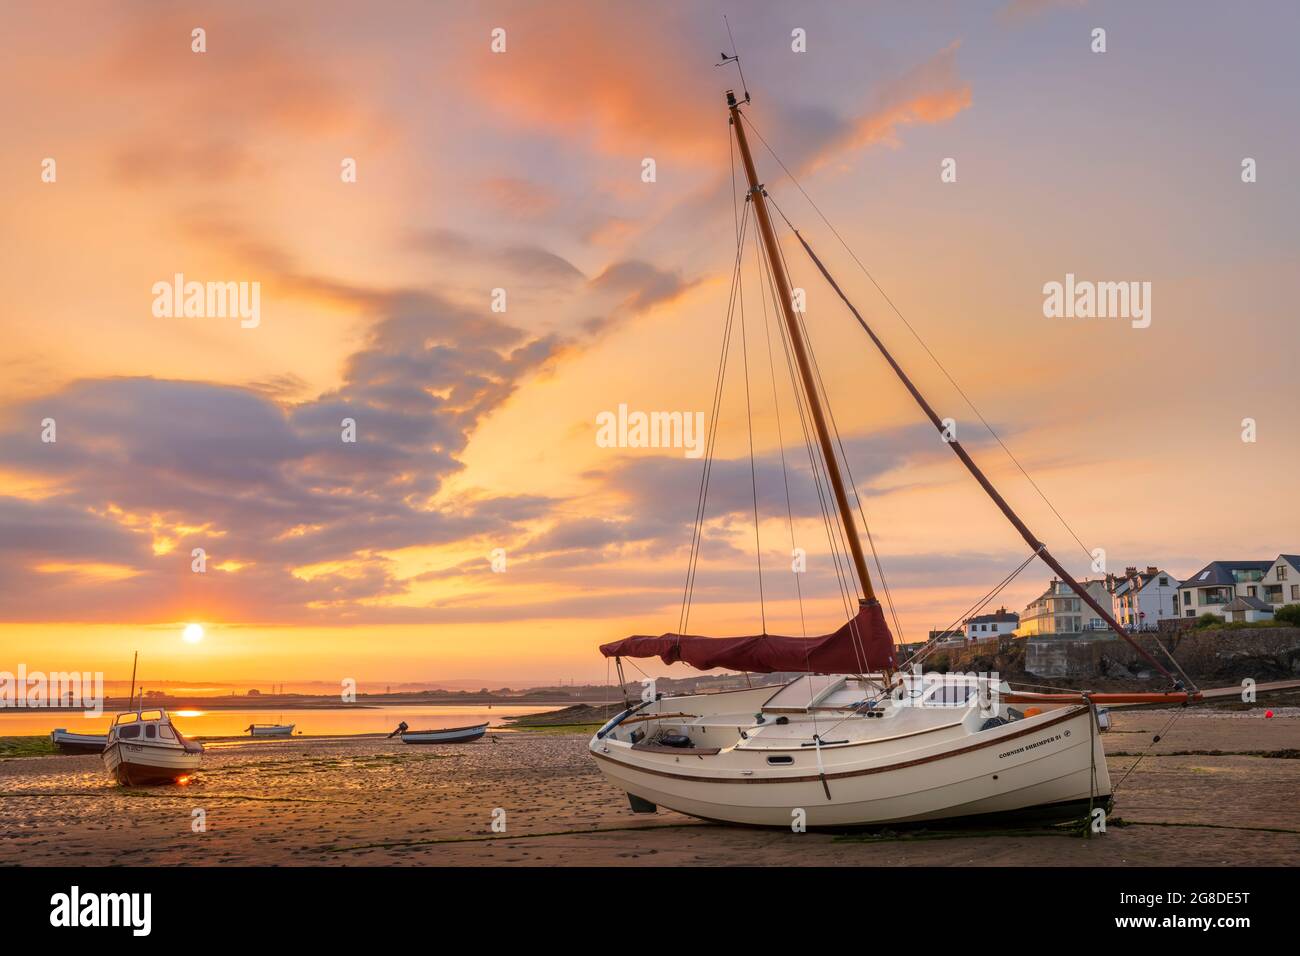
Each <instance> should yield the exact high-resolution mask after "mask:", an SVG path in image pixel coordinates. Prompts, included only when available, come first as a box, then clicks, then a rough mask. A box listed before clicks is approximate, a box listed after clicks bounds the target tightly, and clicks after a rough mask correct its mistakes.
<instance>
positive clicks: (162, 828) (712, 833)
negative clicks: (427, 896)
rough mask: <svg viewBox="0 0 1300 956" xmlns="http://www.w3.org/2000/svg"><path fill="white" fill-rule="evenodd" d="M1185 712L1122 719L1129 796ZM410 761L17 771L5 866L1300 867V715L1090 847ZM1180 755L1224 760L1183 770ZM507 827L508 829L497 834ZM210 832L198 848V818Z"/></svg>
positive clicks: (1115, 771)
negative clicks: (140, 773)
mask: <svg viewBox="0 0 1300 956" xmlns="http://www.w3.org/2000/svg"><path fill="white" fill-rule="evenodd" d="M1168 717H1169V713H1168V712H1161V711H1144V712H1136V713H1129V714H1124V713H1119V714H1115V715H1114V725H1113V728H1114V729H1113V730H1112V732H1111V733H1109V734H1107V735H1106V738H1105V741H1106V748H1107V752H1108V754H1111V755H1112V756H1110V757H1109V760H1108V762H1109V765H1110V772H1111V777H1112V779H1113V780H1115V781H1118V780H1119V779H1120V777H1121V776H1123V774H1124V771H1125V770H1126V769H1128V767H1129V766H1131V765H1132V764H1133V762H1134V757H1132V756H1124V755H1123V754H1130V753H1133V754H1135V753H1140V752H1141V751H1143V750H1144V749H1145V748H1146V747H1147V746H1148V745H1149V744H1150V740H1151V735H1152V734H1153V733H1154V732H1156V731H1157V730H1158V729H1159V728H1160V727H1162V726H1163V724H1164V723H1165V721H1166V720H1167V719H1168ZM494 736H495V740H493V739H492V738H485V739H483V740H482V741H479V742H476V743H472V744H462V745H453V744H448V745H441V746H438V745H435V746H427V747H426V746H422V747H412V746H407V745H404V744H401V743H400V742H396V741H387V740H381V739H375V738H364V739H317V740H309V739H301V740H288V741H269V742H256V743H254V742H241V743H233V744H212V745H209V748H208V752H207V754H206V755H205V758H204V767H203V770H202V771H201V772H200V774H199V776H198V777H197V778H196V779H195V781H194V782H193V783H191V784H190V785H189V786H187V787H164V788H149V789H132V790H128V789H123V788H120V787H117V786H116V785H114V784H113V783H112V782H110V780H109V779H108V777H107V776H106V775H105V774H104V772H103V770H102V768H101V765H100V761H99V758H98V757H97V756H81V757H61V756H60V757H33V758H21V759H13V760H4V761H0V864H15V863H17V864H26V865H33V864H35V865H41V864H114V863H120V864H136V865H141V864H149V865H168V866H171V865H183V864H192V865H211V864H290V865H291V864H330V865H347V864H354V865H355V864H362V865H368V864H382V863H399V864H426V865H477V864H503V863H511V864H533V865H572V864H592V865H625V864H628V863H648V864H665V865H697V866H698V865H714V864H747V865H771V864H820V865H864V864H870V865H889V864H902V863H908V864H981V863H986V864H1010V863H1017V862H1019V863H1033V864H1047V865H1053V864H1054V865H1077V864H1083V865H1119V864H1156V865H1160V864H1165V865H1182V864H1192V863H1195V864H1200V865H1207V864H1208V865H1218V864H1228V865H1235V864H1256V865H1259V864H1264V865H1268V864H1275V865H1282V864H1290V865H1293V864H1295V863H1296V861H1297V860H1300V799H1297V798H1298V797H1300V760H1296V759H1279V758H1273V757H1258V756H1242V755H1241V754H1243V753H1244V752H1246V751H1269V752H1275V751H1282V750H1287V749H1296V748H1300V713H1298V712H1296V709H1295V708H1287V709H1286V710H1285V711H1283V710H1278V711H1277V712H1276V716H1275V717H1274V718H1273V719H1271V720H1269V719H1265V718H1264V717H1263V710H1262V709H1260V710H1254V711H1250V712H1248V713H1241V714H1235V715H1232V717H1231V718H1227V717H1225V716H1220V715H1213V714H1203V715H1188V716H1185V717H1183V718H1182V719H1180V720H1179V722H1178V723H1177V724H1176V726H1175V728H1174V729H1173V731H1172V732H1171V733H1170V734H1169V735H1168V736H1167V737H1166V738H1165V739H1164V740H1163V741H1162V742H1161V743H1160V744H1158V745H1156V747H1155V748H1154V750H1153V751H1152V756H1148V757H1146V758H1145V759H1144V760H1143V761H1142V763H1141V765H1140V766H1139V768H1138V769H1137V770H1136V771H1135V772H1134V773H1133V774H1132V775H1131V776H1130V777H1129V778H1128V781H1127V782H1126V783H1125V785H1124V787H1123V789H1122V790H1120V792H1119V797H1118V800H1117V806H1116V810H1115V814H1114V817H1117V818H1120V819H1122V820H1123V821H1124V822H1125V823H1126V824H1127V825H1117V823H1118V821H1117V820H1116V819H1114V817H1113V818H1112V822H1111V826H1110V828H1109V832H1108V833H1107V834H1106V835H1105V836H1104V837H1100V838H1094V839H1091V840H1083V839H1078V838H1074V837H1070V836H1063V835H1056V834H1050V835H1043V834H1039V833H1025V834H1019V835H1005V834H1003V833H998V834H988V833H983V834H981V833H965V834H956V835H954V834H948V833H936V832H933V831H927V832H924V833H919V834H910V835H887V836H885V837H879V836H876V837H868V838H862V837H854V838H849V839H844V838H837V837H835V836H833V835H828V834H822V833H804V834H793V833H789V832H786V831H768V830H753V829H744V828H733V827H722V826H717V825H713V824H704V823H699V822H697V821H694V820H691V819H689V818H687V817H683V816H680V815H678V814H675V813H672V812H669V811H660V812H659V813H658V814H656V815H654V816H638V815H633V814H632V813H631V812H630V811H629V810H628V809H627V802H626V799H625V798H624V797H623V795H622V794H621V793H620V792H618V791H616V790H614V789H613V788H611V787H609V786H608V785H607V784H605V783H604V781H603V780H602V779H601V777H600V775H599V773H598V771H597V770H596V768H595V766H594V764H593V761H592V760H591V758H590V757H588V756H587V754H586V737H585V736H583V735H572V734H532V733H501V734H496V735H494ZM1177 751H1224V752H1227V755H1215V756H1206V755H1199V754H1194V755H1188V756H1174V755H1173V754H1174V753H1175V752H1177ZM498 808H500V809H502V810H504V811H505V823H506V827H507V830H506V832H505V833H504V834H502V833H496V832H493V830H492V822H493V814H494V811H495V810H497V809H498ZM196 809H201V810H203V811H204V814H205V817H206V826H207V829H206V832H201V833H200V832H194V829H193V827H192V823H193V820H194V814H193V811H194V810H196Z"/></svg>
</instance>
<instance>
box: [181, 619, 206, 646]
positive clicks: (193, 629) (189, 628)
mask: <svg viewBox="0 0 1300 956" xmlns="http://www.w3.org/2000/svg"><path fill="white" fill-rule="evenodd" d="M181 639H182V640H184V641H185V643H186V644H197V643H198V642H199V641H201V640H203V625H202V624H186V625H185V630H183V631H181Z"/></svg>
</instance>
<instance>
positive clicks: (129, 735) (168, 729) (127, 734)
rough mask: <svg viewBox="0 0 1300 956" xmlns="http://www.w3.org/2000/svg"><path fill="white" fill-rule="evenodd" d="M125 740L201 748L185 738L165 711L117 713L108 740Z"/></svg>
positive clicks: (185, 747)
mask: <svg viewBox="0 0 1300 956" xmlns="http://www.w3.org/2000/svg"><path fill="white" fill-rule="evenodd" d="M115 740H125V741H131V742H134V743H158V744H163V745H171V746H174V747H181V748H183V749H185V750H190V749H192V748H199V749H202V748H201V745H199V744H196V743H192V742H191V741H188V740H186V739H185V738H184V737H183V736H182V735H181V732H180V731H179V730H177V729H176V728H175V727H173V726H172V723H171V718H170V717H168V716H167V711H165V710H162V709H161V708H159V709H157V710H137V711H132V712H129V713H125V714H118V715H117V718H116V719H115V720H114V721H113V726H112V728H111V729H110V730H109V732H108V742H109V743H112V742H113V741H115Z"/></svg>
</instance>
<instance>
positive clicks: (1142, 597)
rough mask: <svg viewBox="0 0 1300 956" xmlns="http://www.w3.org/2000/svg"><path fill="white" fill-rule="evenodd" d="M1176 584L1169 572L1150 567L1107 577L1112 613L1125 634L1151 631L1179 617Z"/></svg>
mask: <svg viewBox="0 0 1300 956" xmlns="http://www.w3.org/2000/svg"><path fill="white" fill-rule="evenodd" d="M1178 583H1179V582H1178V579H1177V578H1176V577H1174V576H1173V575H1172V574H1170V573H1169V572H1167V571H1161V570H1160V569H1159V568H1156V567H1151V566H1148V567H1147V569H1146V570H1145V571H1139V570H1138V569H1137V568H1135V567H1133V568H1125V569H1124V573H1123V574H1108V575H1106V586H1107V588H1109V590H1110V598H1111V613H1112V614H1113V615H1114V616H1115V620H1117V621H1119V623H1120V624H1121V625H1123V626H1124V627H1125V628H1126V629H1128V630H1131V631H1154V630H1156V629H1157V627H1158V622H1160V621H1163V620H1165V619H1167V618H1172V617H1177V616H1178Z"/></svg>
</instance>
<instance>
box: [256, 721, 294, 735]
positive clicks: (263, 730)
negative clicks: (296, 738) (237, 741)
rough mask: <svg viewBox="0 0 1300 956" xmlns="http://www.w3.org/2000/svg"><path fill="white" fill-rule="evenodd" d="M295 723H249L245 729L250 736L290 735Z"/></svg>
mask: <svg viewBox="0 0 1300 956" xmlns="http://www.w3.org/2000/svg"><path fill="white" fill-rule="evenodd" d="M296 726H297V724H249V725H248V726H247V727H246V728H244V729H245V730H247V731H248V736H250V737H292V736H293V728H294V727H296Z"/></svg>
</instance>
